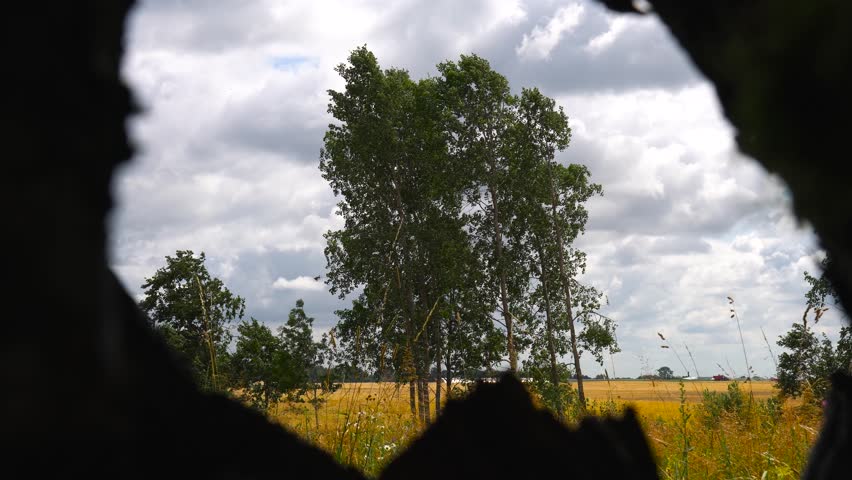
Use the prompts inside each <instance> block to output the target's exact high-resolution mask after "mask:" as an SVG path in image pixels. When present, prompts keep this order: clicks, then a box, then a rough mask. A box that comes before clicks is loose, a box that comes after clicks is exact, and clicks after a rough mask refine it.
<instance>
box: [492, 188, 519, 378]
mask: <svg viewBox="0 0 852 480" xmlns="http://www.w3.org/2000/svg"><path fill="white" fill-rule="evenodd" d="M488 191H489V193H490V194H491V214H492V220H493V222H494V256H495V257H496V258H495V262H496V263H497V271H498V272H499V273H498V279H499V282H500V306H501V308H502V309H503V322H504V323H505V324H506V350H507V351H508V353H509V370H510V371H511V372H512V373H514V372H517V371H518V352H517V351H516V350H515V337H514V332H513V330H512V314H511V313H510V312H509V298H508V297H509V293H508V289H507V287H506V271H505V270H504V268H503V229H502V226H501V225H500V208H499V202H498V195H497V187H496V186H494V184H490V185H489V186H488Z"/></svg>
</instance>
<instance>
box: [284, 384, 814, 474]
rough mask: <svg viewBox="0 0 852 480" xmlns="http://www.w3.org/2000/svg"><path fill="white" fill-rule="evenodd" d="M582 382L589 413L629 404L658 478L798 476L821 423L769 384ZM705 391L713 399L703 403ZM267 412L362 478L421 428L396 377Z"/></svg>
mask: <svg viewBox="0 0 852 480" xmlns="http://www.w3.org/2000/svg"><path fill="white" fill-rule="evenodd" d="M584 386H585V391H586V396H587V397H588V399H589V411H590V412H592V413H594V414H615V415H617V414H619V413H620V412H621V411H622V410H623V408H624V407H626V406H632V407H633V408H635V409H636V411H637V412H638V414H639V417H640V421H641V422H642V424H643V426H644V427H645V431H646V434H647V436H648V439H649V442H650V444H651V446H652V449H653V450H654V452H655V454H656V456H657V459H658V464H659V466H660V476H661V478H678V479H680V478H690V477H691V478H755V479H772V478H778V479H780V478H798V476H799V473H800V472H801V469H802V467H803V466H804V464H805V462H806V459H807V452H808V449H809V447H810V445H811V444H812V443H813V441H814V440H815V437H816V433H817V431H818V429H819V425H820V422H821V412H820V411H819V408H818V407H815V406H813V405H812V404H811V403H808V402H804V403H803V402H801V401H799V402H789V401H788V402H780V401H778V400H777V399H775V397H774V395H775V391H774V389H773V386H772V382H770V381H755V382H751V383H739V384H735V387H734V392H733V393H732V394H731V393H728V392H729V382H714V381H700V382H699V381H685V382H683V385H682V387H681V384H680V382H678V381H645V380H615V381H609V382H607V381H605V380H593V381H586V382H584ZM434 387H435V384H434V383H432V384H431V388H432V389H433V392H432V393H433V395H432V399H433V401H434ZM681 388H682V390H681ZM705 391H709V392H718V394H720V395H717V397H716V400H711V402H710V404H707V405H705V403H704V392H705ZM442 393H443V398H444V399H445V398H446V393H445V392H442ZM432 412H433V413H434V404H433V405H432ZM269 413H270V415H271V416H273V417H274V418H276V419H277V420H278V421H279V422H280V423H282V424H283V425H285V426H286V427H287V428H289V429H290V430H292V431H294V432H296V433H297V434H299V435H300V436H302V437H304V438H306V439H307V440H308V441H310V442H312V443H314V444H316V445H318V446H320V447H321V448H323V449H325V450H326V451H328V452H329V453H331V454H332V456H334V457H335V458H336V459H337V460H338V461H340V462H342V463H346V464H350V465H353V466H355V467H357V468H359V469H361V470H362V471H364V472H365V473H367V474H368V475H375V474H376V473H377V472H378V471H380V469H381V467H382V465H384V464H385V463H386V462H388V461H389V460H390V459H391V458H393V456H394V454H395V453H396V452H398V451H400V450H401V449H402V448H403V447H404V446H405V445H406V444H407V443H408V442H410V441H411V440H413V439H415V438H416V437H417V434H418V433H419V431H420V430H421V426H420V425H418V423H417V422H416V421H414V420H413V419H412V417H411V412H410V408H409V403H408V385H397V384H394V383H350V384H344V385H343V386H342V388H340V389H339V390H338V391H336V392H335V393H333V394H332V395H330V396H329V397H328V399H327V401H326V402H325V403H324V404H323V405H322V407H321V408H320V409H319V410H318V411H315V410H314V408H313V407H312V406H311V405H310V404H308V403H287V404H285V403H281V404H279V405H277V406H276V407H275V408H274V409H272V410H271V411H270V412H269Z"/></svg>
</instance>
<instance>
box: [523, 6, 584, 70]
mask: <svg viewBox="0 0 852 480" xmlns="http://www.w3.org/2000/svg"><path fill="white" fill-rule="evenodd" d="M583 11H584V7H583V5H580V4H577V3H573V4H571V5H568V6H567V7H560V8H559V9H558V10H556V13H554V14H553V17H552V18H551V19H550V20H549V21H548V22H547V25H545V26H544V27H541V26H539V25H536V26H535V27H534V28H533V29H532V32H530V33H529V34H524V38H523V39H521V44H520V45H518V47H517V48H516V49H515V52H516V53H517V54H518V56H519V57H521V58H523V59H533V60H543V59H546V58H548V57H550V52H551V51H552V50H553V49H554V48H555V47H556V45H557V44H558V43H559V41H560V40H561V39H562V37H563V36H564V35H565V34H567V33H570V32H571V31H572V30H574V29H575V28H576V27H577V26H578V25H579V24H580V20H581V18H582V16H583Z"/></svg>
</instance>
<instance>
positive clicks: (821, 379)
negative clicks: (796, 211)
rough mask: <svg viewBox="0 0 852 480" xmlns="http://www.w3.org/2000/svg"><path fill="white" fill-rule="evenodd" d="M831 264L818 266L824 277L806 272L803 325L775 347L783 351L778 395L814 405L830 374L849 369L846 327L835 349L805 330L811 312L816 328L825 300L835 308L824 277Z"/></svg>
mask: <svg viewBox="0 0 852 480" xmlns="http://www.w3.org/2000/svg"><path fill="white" fill-rule="evenodd" d="M830 264H831V257H829V256H826V257H825V258H824V259H823V260H822V262H821V267H822V269H823V273H822V274H821V275H820V276H819V277H818V278H817V277H814V276H812V275H810V274H809V273H808V272H805V274H804V277H805V282H807V283H808V284H809V285H810V286H811V288H810V289H809V290H808V292H807V293H806V294H805V300H806V307H805V313H804V315H802V322H801V323H794V324H793V326H792V328H791V329H790V331H788V332H787V333H786V334H784V335H782V336H781V337H780V338H779V340H778V345H779V346H781V347H784V348H785V349H786V351H784V352H782V353H781V354H780V355H779V356H778V372H777V373H778V383H777V386H778V389H779V393H780V394H781V395H784V396H790V397H799V396H802V395H803V394H804V393H807V394H808V395H809V397H810V398H812V400H813V401H816V402H819V401H821V400H822V399H824V398H825V396H826V395H827V394H828V389H829V387H830V381H829V377H830V376H831V374H832V373H834V372H835V371H837V370H847V371H848V369H849V368H850V366H852V363H850V362H852V330H851V329H850V327H849V326H844V327H842V328H841V330H840V339H839V340H838V342H837V345H836V346H834V345H832V343H831V341H830V340H829V339H828V337H826V335H825V334H823V335H822V337H821V338H820V337H818V336H817V334H816V333H815V332H814V331H813V329H811V328H808V314H809V313H810V312H813V323H814V324H816V323H818V322H819V320H820V318H821V317H822V315H823V314H824V313H825V311H826V310H828V307H827V306H826V300H827V299H828V298H829V297H831V298H833V299H834V300H835V302H834V303H835V304H837V297H836V292H835V290H834V287H833V286H832V285H831V283H830V282H829V280H828V277H827V276H826V275H825V269H827V268H828V267H829V266H830Z"/></svg>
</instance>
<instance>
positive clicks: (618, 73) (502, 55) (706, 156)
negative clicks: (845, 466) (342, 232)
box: [110, 0, 841, 376]
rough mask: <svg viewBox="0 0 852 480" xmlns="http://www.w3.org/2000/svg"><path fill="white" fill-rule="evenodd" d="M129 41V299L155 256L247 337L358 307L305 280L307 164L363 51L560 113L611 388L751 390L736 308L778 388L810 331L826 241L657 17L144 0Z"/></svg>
mask: <svg viewBox="0 0 852 480" xmlns="http://www.w3.org/2000/svg"><path fill="white" fill-rule="evenodd" d="M128 26H129V30H128V33H127V38H126V46H127V52H126V55H125V60H124V66H123V73H124V76H125V78H126V80H127V82H128V83H129V84H130V86H131V87H132V89H133V90H134V93H135V95H136V97H137V100H138V102H139V104H140V106H141V107H142V113H141V114H139V115H138V116H136V117H135V118H133V119H132V120H131V121H130V122H129V123H128V127H129V130H130V132H131V135H132V138H133V140H134V142H135V144H136V148H137V153H136V155H135V158H134V159H133V161H132V162H131V163H130V164H129V165H128V166H126V167H123V168H122V169H121V170H120V171H119V173H118V175H117V176H116V178H115V179H114V182H113V192H114V195H115V197H116V200H117V207H116V208H115V209H114V211H113V212H112V214H111V217H110V232H111V238H110V263H111V265H112V267H113V268H114V270H115V271H116V273H117V274H118V276H119V278H120V279H121V281H122V282H123V283H124V285H125V286H126V288H127V289H128V290H129V291H130V292H131V293H132V294H133V295H135V296H136V297H137V298H140V297H139V296H140V295H141V291H142V290H141V288H140V286H141V285H142V283H144V279H145V278H146V277H150V276H151V275H153V273H154V272H155V271H156V270H157V269H158V268H160V267H161V266H163V265H164V264H165V259H164V257H165V256H166V255H173V254H174V252H175V251H176V250H179V249H188V250H193V251H195V252H196V253H197V252H201V251H203V252H205V254H206V255H207V259H208V260H207V266H208V269H209V270H210V272H211V274H213V275H214V276H217V277H219V278H221V279H222V280H223V281H224V282H225V284H226V285H227V286H228V288H229V289H231V291H233V292H234V293H236V294H239V295H241V296H243V297H244V298H245V300H246V306H247V308H246V318H248V317H250V316H251V317H254V318H257V319H258V320H261V321H264V322H265V323H267V324H268V325H269V326H270V327H272V328H276V327H277V325H280V324H281V323H282V322H283V321H285V320H286V318H287V314H288V312H289V310H290V309H291V308H292V307H293V306H294V304H295V302H296V300H297V299H299V298H302V299H304V301H305V304H306V309H307V311H308V313H309V314H310V315H312V316H314V317H315V318H316V322H315V326H316V329H317V332H318V333H319V332H322V331H326V330H328V328H330V327H331V326H332V325H334V323H335V322H336V317H335V315H334V311H335V310H338V309H340V308H345V307H346V306H347V305H349V303H350V301H351V298H347V299H338V298H337V297H336V296H334V295H332V294H330V293H329V292H328V289H327V287H326V286H325V285H324V284H323V283H322V280H321V281H319V282H317V281H314V277H316V276H317V275H322V274H323V273H324V270H325V258H324V256H323V247H324V239H323V234H324V233H325V232H327V231H328V230H331V229H338V228H340V227H341V226H342V221H341V220H340V219H339V218H338V217H337V216H336V215H335V213H334V210H335V204H336V202H337V201H338V200H337V199H335V197H334V195H333V193H332V191H331V189H330V188H329V186H328V184H327V183H326V182H325V181H324V180H323V179H322V177H321V176H320V173H319V170H318V164H319V151H320V148H321V146H322V136H323V133H324V132H325V129H326V128H327V126H328V124H329V123H330V122H331V121H332V118H331V117H330V115H329V114H328V113H327V104H328V101H329V99H328V95H327V90H328V89H335V90H339V89H341V88H342V87H343V82H342V80H341V79H340V78H339V77H338V76H337V74H336V73H335V72H334V67H335V66H336V65H337V64H339V63H342V62H345V60H346V58H347V56H348V54H349V52H350V51H351V50H352V49H354V48H356V47H358V46H361V45H367V47H368V48H369V49H370V50H372V51H373V52H374V53H375V54H376V56H377V57H378V60H379V62H380V64H381V65H382V66H383V67H385V68H390V67H396V68H404V69H407V70H408V71H409V72H410V73H411V76H412V77H413V78H422V77H426V76H435V75H437V71H436V68H435V65H436V64H438V63H440V62H442V61H446V60H457V59H458V57H459V55H461V54H470V53H476V54H478V55H480V56H482V57H484V58H486V59H488V60H489V61H490V62H491V65H492V67H493V68H494V69H495V70H496V71H498V72H500V73H502V74H503V75H505V76H506V77H507V78H508V80H509V83H510V85H511V87H512V89H513V91H515V92H516V93H518V92H520V90H521V88H523V87H538V88H539V89H541V90H542V92H543V93H544V94H545V95H548V96H550V97H552V98H555V99H556V100H557V103H558V104H559V105H561V106H562V107H564V109H565V112H566V113H567V114H568V116H569V119H570V120H569V121H570V125H571V128H572V140H571V144H570V146H569V148H568V149H566V150H565V151H564V152H561V153H559V154H558V156H557V160H558V161H560V162H563V163H582V164H585V165H587V166H588V167H589V169H590V171H591V173H592V179H593V181H595V182H596V183H600V184H601V185H602V186H603V189H604V195H603V196H602V197H598V198H595V199H592V200H590V201H589V203H588V209H589V221H588V224H587V229H586V234H585V235H584V236H583V237H582V238H580V239H579V240H578V242H577V246H578V247H579V248H581V249H583V250H584V251H586V252H587V254H588V266H587V271H586V274H585V275H584V276H583V277H582V278H581V281H582V282H584V283H588V284H591V285H594V286H596V287H597V288H599V289H600V290H602V291H603V292H604V293H605V294H606V296H607V299H608V300H609V305H608V306H606V307H605V309H604V312H605V313H606V314H607V315H608V316H610V317H611V318H613V319H615V320H616V321H617V322H618V325H619V327H618V330H617V336H618V341H619V344H620V347H621V350H622V351H621V352H620V353H617V354H615V355H612V356H611V357H610V358H607V361H606V365H605V367H606V369H607V371H608V373H609V374H610V375H611V376H636V375H639V374H642V373H650V372H652V371H654V370H656V369H657V368H659V367H661V366H664V365H665V366H669V367H671V368H672V369H673V370H674V371H675V374H676V375H686V373H687V372H686V371H685V370H689V373H690V374H692V375H695V374H696V373H698V374H700V375H702V376H708V375H713V374H717V373H723V371H726V372H728V373H731V372H733V373H734V374H736V375H743V374H745V371H746V368H745V359H744V358H743V351H742V350H743V348H742V345H741V343H740V337H739V333H738V329H737V324H736V322H735V319H732V318H730V312H729V308H730V306H729V304H728V300H727V299H726V297H728V296H730V297H732V298H733V299H734V301H735V303H734V306H735V307H736V311H737V314H738V316H739V320H740V321H741V325H742V334H743V341H744V342H743V343H745V347H746V354H747V356H748V362H749V363H750V364H751V365H752V368H753V370H754V372H755V373H757V374H760V375H765V376H769V375H772V374H773V371H774V367H773V362H772V358H771V355H770V352H769V349H768V348H767V342H766V340H764V334H765V338H766V339H768V341H769V344H770V345H771V347H772V349H773V351H774V354H775V355H777V354H778V353H779V352H780V348H779V347H778V346H777V345H776V344H775V341H776V340H777V338H778V336H779V335H781V334H782V333H783V332H784V331H786V330H787V329H788V328H789V327H790V324H791V323H792V322H794V321H797V320H799V319H800V318H801V316H802V312H803V311H804V297H803V295H804V293H805V291H806V290H807V286H806V284H805V282H804V280H803V272H804V271H806V270H807V271H809V272H811V273H816V272H817V269H816V262H817V261H818V259H819V256H820V255H821V254H822V252H821V251H820V250H819V248H818V243H817V241H816V239H815V237H814V235H813V233H812V231H811V229H810V228H809V227H808V226H807V225H802V224H800V223H799V222H797V220H796V219H795V218H794V217H793V216H792V214H791V213H790V197H789V194H788V192H787V190H786V188H785V187H784V185H783V184H782V182H781V181H779V180H778V179H777V178H774V177H772V176H770V175H768V174H767V173H766V172H765V171H764V170H763V169H762V167H760V166H759V165H758V164H757V163H756V162H754V161H752V160H751V159H748V158H745V157H744V156H742V155H741V154H739V153H738V152H737V150H736V145H735V143H734V141H733V135H734V133H735V132H734V130H733V128H732V127H731V126H730V125H729V124H728V123H727V121H726V120H725V119H724V117H723V115H722V113H721V111H720V108H719V104H718V101H717V99H716V97H715V93H714V90H713V87H712V85H710V84H709V83H708V82H707V81H706V80H704V79H703V78H702V77H701V76H700V74H699V73H698V72H697V71H696V70H695V68H694V67H693V66H692V65H691V63H690V62H689V60H688V58H687V57H686V56H685V55H684V54H683V53H682V52H681V51H680V50H679V48H678V47H677V45H676V44H675V43H674V41H673V39H672V38H671V36H670V35H669V34H668V32H667V31H666V30H665V28H664V27H663V26H662V25H661V23H660V22H659V21H658V20H657V19H656V18H655V17H653V16H652V15H651V16H645V17H638V16H631V15H615V14H610V13H608V12H606V11H605V10H604V9H603V8H602V7H600V6H599V5H598V4H596V3H592V2H585V1H579V2H577V1H564V2H555V1H548V0H542V1H520V0H518V1H511V0H470V1H465V2H459V1H455V0H430V1H414V0H403V1H376V0H340V1H331V0H329V1H326V0H314V1H303V2H296V1H291V2H277V1H271V0H256V1H250V2H243V1H236V0H221V1H207V0H182V1H181V0H143V1H140V2H138V5H137V7H136V9H135V10H134V11H133V12H132V14H131V17H130V19H129V25H128ZM840 324H841V319H840V317H839V314H838V313H837V311H836V309H831V310H829V313H828V314H826V316H825V317H823V320H821V322H820V324H819V325H817V329H818V330H820V331H822V332H824V333H826V334H827V335H829V337H830V338H836V336H837V332H838V331H839V328H840ZM658 332H659V333H662V334H663V335H664V336H665V338H666V339H667V341H668V345H669V346H670V347H671V348H668V349H664V348H661V345H662V344H663V342H662V340H661V339H660V337H659V336H658V335H657V334H658ZM687 347H688V348H689V352H687ZM689 353H691V354H692V356H693V357H694V363H693V362H692V361H691V360H690V358H689ZM678 357H679V358H678ZM682 364H684V365H685V366H683V365H682ZM583 367H584V373H590V374H592V375H594V374H596V373H599V372H602V371H603V367H601V366H598V365H596V364H594V361H593V360H592V359H590V358H586V359H585V360H584V363H583ZM696 367H697V372H696Z"/></svg>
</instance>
